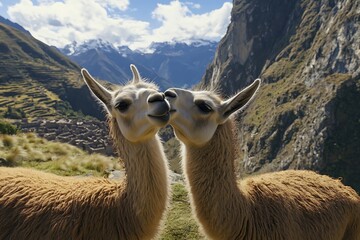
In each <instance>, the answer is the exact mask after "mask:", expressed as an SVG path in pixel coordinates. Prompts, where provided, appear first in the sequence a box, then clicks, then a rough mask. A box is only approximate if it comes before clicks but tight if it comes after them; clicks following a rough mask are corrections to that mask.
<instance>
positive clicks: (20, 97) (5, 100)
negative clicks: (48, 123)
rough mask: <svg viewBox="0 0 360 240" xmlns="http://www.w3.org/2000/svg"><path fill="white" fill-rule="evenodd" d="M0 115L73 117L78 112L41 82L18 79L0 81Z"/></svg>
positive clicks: (30, 119)
mask: <svg viewBox="0 0 360 240" xmlns="http://www.w3.org/2000/svg"><path fill="white" fill-rule="evenodd" d="M0 115H2V116H4V117H7V118H27V119H28V120H29V121H32V120H33V119H35V118H46V119H56V118H59V117H60V116H59V115H61V116H62V117H75V116H77V115H79V113H77V112H75V111H73V110H72V109H71V106H70V105H69V104H68V103H67V102H65V101H62V100H61V99H60V98H59V96H58V95H57V94H55V93H53V92H51V91H49V90H47V89H46V88H45V87H44V86H43V85H42V84H39V83H37V82H35V81H31V80H20V81H16V82H15V83H10V82H4V83H1V89H0Z"/></svg>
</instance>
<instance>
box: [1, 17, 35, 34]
mask: <svg viewBox="0 0 360 240" xmlns="http://www.w3.org/2000/svg"><path fill="white" fill-rule="evenodd" d="M0 23H3V24H6V25H8V26H10V27H13V28H15V29H17V30H19V31H21V32H23V33H26V34H29V35H31V33H30V32H29V31H27V30H26V29H25V28H23V27H22V26H20V25H19V24H17V23H14V22H12V21H10V20H9V19H6V18H4V17H2V16H0Z"/></svg>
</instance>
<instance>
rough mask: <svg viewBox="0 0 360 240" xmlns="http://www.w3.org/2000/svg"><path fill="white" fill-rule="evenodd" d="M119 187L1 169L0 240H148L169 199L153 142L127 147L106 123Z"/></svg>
mask: <svg viewBox="0 0 360 240" xmlns="http://www.w3.org/2000/svg"><path fill="white" fill-rule="evenodd" d="M109 125H110V132H111V135H112V137H113V139H114V142H115V146H116V147H117V149H118V152H119V155H120V158H122V160H123V161H124V164H125V169H126V173H127V177H126V179H125V180H124V181H123V182H115V181H109V180H107V179H101V178H75V177H60V176H56V175H53V174H48V173H43V172H39V171H35V170H30V169H22V168H20V169H19V168H15V169H12V168H0V239H13V240H20V239H27V240H31V239H51V240H54V239H86V240H89V239H153V238H155V237H156V236H157V233H158V230H159V226H160V225H161V224H160V223H161V219H162V217H163V215H164V212H165V209H166V208H167V203H168V198H169V181H168V174H167V173H168V168H167V163H166V158H165V155H164V153H163V148H162V145H161V142H160V140H159V138H158V136H154V137H153V138H151V139H149V140H147V141H144V142H141V143H132V142H130V141H128V140H126V139H125V138H124V137H123V135H122V133H121V132H120V130H119V128H118V125H117V123H116V119H115V118H113V117H110V119H109Z"/></svg>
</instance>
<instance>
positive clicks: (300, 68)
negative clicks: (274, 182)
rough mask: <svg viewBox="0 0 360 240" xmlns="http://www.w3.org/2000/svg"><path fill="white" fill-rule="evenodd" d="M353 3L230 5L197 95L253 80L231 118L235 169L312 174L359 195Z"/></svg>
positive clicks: (359, 42) (358, 28)
mask: <svg viewBox="0 0 360 240" xmlns="http://www.w3.org/2000/svg"><path fill="white" fill-rule="evenodd" d="M359 13H360V2H359V1H343V0H319V1H311V0H294V1H287V0H275V1H262V0H234V5H233V10H232V13H231V23H230V25H229V27H228V30H227V33H226V35H225V36H224V38H223V39H222V40H221V42H220V44H219V47H218V49H217V51H216V54H215V58H214V60H213V62H212V63H211V64H210V65H209V67H208V68H207V70H206V73H205V75H204V77H203V79H202V81H201V84H200V85H201V86H202V87H207V88H213V87H216V88H217V89H219V90H220V91H221V92H222V93H223V95H230V94H233V93H235V92H237V91H239V90H240V89H241V88H243V87H245V86H246V85H248V84H249V83H251V82H252V81H253V80H254V79H255V78H257V77H260V78H261V79H262V80H263V85H262V86H261V89H260V91H259V93H258V94H257V97H256V99H255V101H254V102H253V103H252V104H250V106H249V107H248V108H247V109H246V110H245V112H244V113H243V114H241V116H240V117H239V131H240V133H241V134H240V138H241V139H240V141H241V146H239V148H240V149H242V152H241V154H240V155H241V159H240V160H239V169H240V171H241V173H242V174H245V175H246V174H253V173H261V172H269V171H278V170H283V169H312V170H315V171H318V172H320V173H323V174H328V175H331V176H333V177H336V178H342V180H343V182H345V183H346V184H348V185H351V186H353V187H354V188H355V189H356V190H357V191H358V192H360V159H359V156H360V147H359V146H360V121H359V119H360V81H359V80H360V48H359V46H360V21H359V19H360V14H359Z"/></svg>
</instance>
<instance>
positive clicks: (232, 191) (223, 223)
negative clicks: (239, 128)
mask: <svg viewBox="0 0 360 240" xmlns="http://www.w3.org/2000/svg"><path fill="white" fill-rule="evenodd" d="M233 125H234V123H233V122H232V121H231V120H229V121H227V122H226V123H224V124H223V125H220V126H218V128H217V130H216V132H215V134H214V136H213V138H212V139H211V140H210V141H209V142H208V143H207V144H206V145H204V146H201V147H197V146H189V145H187V146H185V149H184V154H185V163H184V164H185V165H184V167H185V173H186V180H187V183H188V185H189V188H190V193H191V194H190V196H191V200H192V204H193V205H194V208H195V211H196V215H197V218H198V219H199V221H200V222H201V223H202V225H203V227H204V228H205V230H206V232H208V230H209V231H222V230H221V229H223V231H226V228H228V229H230V227H229V226H227V223H228V224H232V223H234V222H233V219H231V218H236V219H237V220H236V221H241V220H245V219H241V216H237V215H236V214H238V213H239V214H241V211H242V209H244V210H245V209H246V208H245V207H244V206H245V204H246V200H245V198H244V195H243V193H242V192H241V191H240V189H239V188H238V187H237V183H236V174H235V168H234V160H235V157H236V147H237V146H236V142H237V141H236V137H235V134H234V126H233ZM235 215H236V216H235ZM207 229H208V230H207ZM215 229H216V230H215ZM214 236H216V234H215V235H214ZM217 236H219V235H217Z"/></svg>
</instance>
